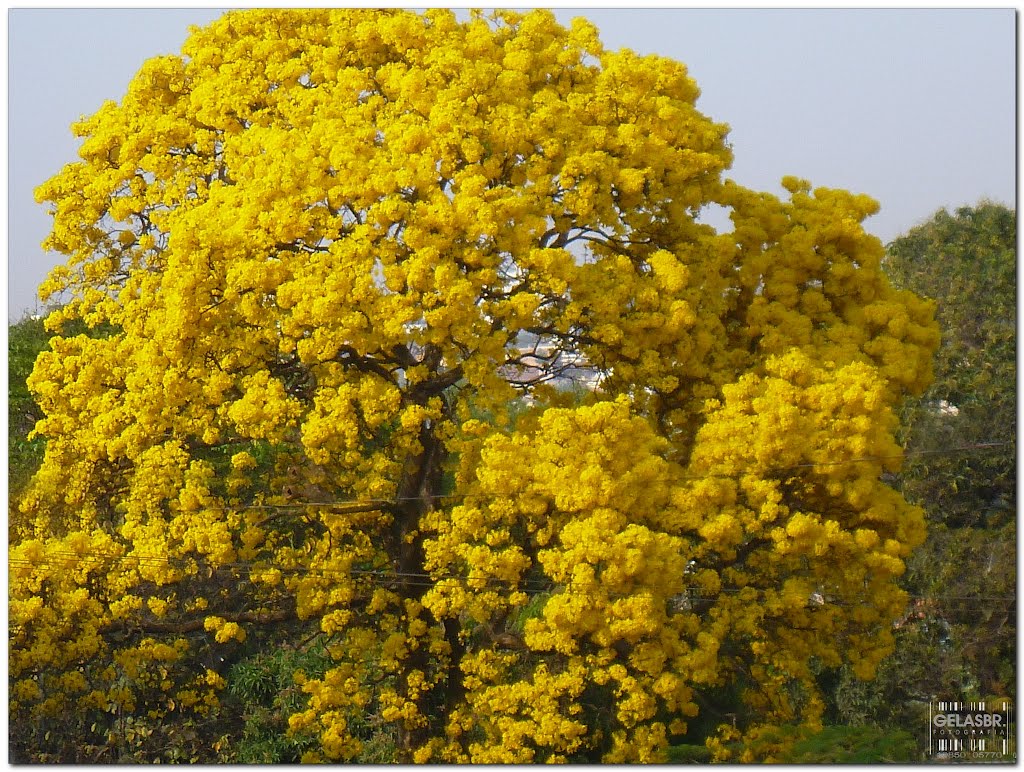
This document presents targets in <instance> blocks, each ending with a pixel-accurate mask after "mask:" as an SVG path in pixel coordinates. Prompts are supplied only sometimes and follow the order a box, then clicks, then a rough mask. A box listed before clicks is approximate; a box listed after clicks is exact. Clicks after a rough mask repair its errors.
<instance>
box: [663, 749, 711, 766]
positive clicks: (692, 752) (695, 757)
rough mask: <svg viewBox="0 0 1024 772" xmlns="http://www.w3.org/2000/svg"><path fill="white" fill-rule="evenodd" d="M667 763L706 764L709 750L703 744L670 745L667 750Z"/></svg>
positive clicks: (709, 759)
mask: <svg viewBox="0 0 1024 772" xmlns="http://www.w3.org/2000/svg"><path fill="white" fill-rule="evenodd" d="M667 756H668V763H669V764H707V763H708V762H709V761H711V751H709V750H708V749H707V747H706V746H704V745H672V746H670V747H669V749H668V751H667Z"/></svg>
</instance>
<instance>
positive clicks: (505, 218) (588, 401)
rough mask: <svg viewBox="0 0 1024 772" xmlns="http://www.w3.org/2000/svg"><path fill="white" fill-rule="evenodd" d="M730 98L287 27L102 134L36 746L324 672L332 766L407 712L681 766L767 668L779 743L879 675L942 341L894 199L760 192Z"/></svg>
mask: <svg viewBox="0 0 1024 772" xmlns="http://www.w3.org/2000/svg"><path fill="white" fill-rule="evenodd" d="M698 94H699V92H698V89H697V87H696V85H695V84H694V82H693V80H692V79H691V78H690V77H689V76H688V74H687V71H686V68H685V67H684V66H683V65H682V64H680V63H678V62H674V61H671V60H668V59H665V58H663V57H658V56H643V57H641V56H638V55H636V54H635V53H633V52H630V51H626V50H623V51H610V50H606V49H605V48H604V47H603V46H602V45H601V43H600V41H599V40H598V38H597V34H596V30H595V29H594V27H593V26H592V25H590V24H589V23H587V22H585V21H583V20H576V21H574V22H573V23H572V24H571V25H570V26H569V27H563V26H561V25H559V24H558V23H557V22H556V20H555V18H554V16H553V14H551V13H549V12H546V11H532V12H529V13H513V12H496V13H493V14H484V13H478V12H474V13H471V14H470V15H469V18H468V19H466V20H464V21H460V20H459V18H458V16H457V15H456V14H454V13H452V12H450V11H445V10H439V9H434V10H430V11H427V12H425V13H423V14H417V13H413V12H409V11H400V10H364V9H349V10H335V9H312V10H270V9H260V10H253V11H237V12H230V13H227V14H225V15H224V16H223V18H221V19H219V20H218V21H216V22H215V23H213V24H211V25H210V26H208V27H206V28H202V29H195V30H193V31H192V33H191V35H190V37H189V39H188V41H187V42H186V43H185V46H184V48H183V49H182V52H181V54H180V55H169V56H162V57H157V58H154V59H151V60H149V61H148V62H146V63H145V64H144V65H143V66H142V68H141V70H140V71H139V73H138V74H137V75H136V76H135V78H134V79H133V80H132V82H131V84H130V85H129V87H128V90H127V92H126V94H125V95H124V97H123V98H122V99H121V100H120V101H119V102H107V103H105V104H104V105H103V106H102V107H101V108H100V109H99V110H98V111H97V112H96V113H95V114H94V115H92V116H89V117H87V118H84V119H83V120H82V121H81V122H79V123H77V124H75V126H74V131H75V132H76V134H77V136H79V137H80V138H81V139H82V145H81V148H80V160H79V161H77V162H76V163H73V164H69V165H68V166H67V167H65V168H64V169H63V170H62V171H61V172H60V173H59V174H58V175H56V176H55V177H54V178H53V179H51V180H49V181H48V182H46V183H45V184H43V185H42V186H41V187H40V188H39V189H38V191H37V198H38V200H39V201H40V202H45V203H47V204H48V205H49V208H50V212H51V214H52V217H53V229H52V232H51V234H50V236H49V238H48V239H47V241H46V247H47V248H48V249H52V250H55V251H58V252H60V253H62V254H64V255H65V256H66V263H65V264H64V265H62V266H60V267H59V268H57V269H55V270H54V271H53V272H52V274H51V275H50V277H49V278H48V279H47V281H46V282H45V283H44V285H43V286H42V287H41V288H40V292H41V295H42V296H43V298H44V300H45V299H48V298H54V299H58V298H59V299H61V300H62V301H64V305H63V306H62V307H61V308H60V309H59V310H57V311H55V312H54V313H53V314H51V315H50V316H49V317H48V319H47V324H48V325H49V326H50V328H51V329H52V331H54V332H55V333H56V334H55V336H54V337H53V338H52V341H51V344H50V351H48V352H45V353H43V354H42V355H40V357H39V359H38V361H37V363H36V366H35V370H34V372H33V374H32V376H31V378H30V380H29V386H30V388H31V390H32V392H33V394H34V395H35V397H36V400H37V402H38V404H39V407H40V409H41V411H42V414H43V419H42V420H41V421H40V422H39V423H38V425H37V426H36V429H35V434H36V435H37V436H39V437H42V438H44V439H45V442H46V451H45V458H44V460H43V463H42V467H41V468H40V470H39V472H38V474H37V475H36V476H35V478H34V479H33V481H32V484H31V485H30V486H29V488H28V490H27V491H26V493H25V494H24V496H23V497H22V499H21V501H20V502H19V509H18V512H17V513H16V514H15V515H14V518H13V522H12V524H11V534H12V543H11V547H10V553H9V561H10V567H11V572H10V573H11V587H10V616H11V625H12V636H11V637H12V641H11V660H10V665H11V668H10V669H11V679H12V690H11V691H12V703H11V706H12V708H11V709H12V716H16V717H18V718H19V719H20V718H21V717H28V718H31V717H33V716H39V715H55V714H56V713H58V712H59V711H60V710H62V709H65V708H66V707H67V706H69V705H73V704H77V705H78V706H79V708H81V709H82V710H92V711H100V712H102V711H104V710H107V709H108V708H109V706H111V705H115V704H116V705H120V706H123V707H124V709H126V710H127V709H133V710H138V711H139V712H140V714H142V712H143V711H145V712H147V714H148V713H155V714H159V715H170V714H171V713H173V712H174V711H179V712H180V711H182V710H189V711H199V712H206V713H210V712H215V711H216V710H218V705H219V701H218V698H217V692H218V691H219V690H221V689H223V688H224V687H225V679H224V677H223V675H222V674H220V673H219V672H217V671H215V670H212V669H208V668H207V666H206V664H204V657H205V656H206V654H207V653H209V652H211V651H214V652H215V651H227V650H229V649H230V648H231V647H238V646H242V645H243V643H244V646H245V647H248V648H249V649H250V650H258V649H259V648H260V647H268V646H275V645H278V644H280V643H281V642H283V641H291V642H292V643H297V642H298V641H300V640H305V641H312V640H314V639H316V640H317V641H318V642H319V643H320V644H322V645H323V646H324V650H325V651H327V652H328V653H329V655H330V657H331V663H330V665H329V666H328V667H327V668H326V670H325V671H324V672H322V673H321V674H319V675H317V676H315V677H314V676H310V677H306V676H305V675H300V677H299V681H300V682H301V686H302V693H303V694H304V695H305V699H306V703H305V706H304V708H303V709H301V710H299V711H298V712H296V713H295V715H293V716H291V718H290V724H289V726H290V731H291V732H293V733H295V734H303V735H307V736H313V737H315V738H317V739H318V742H319V745H318V748H317V749H316V750H312V751H310V752H309V753H308V754H307V756H306V759H307V760H344V759H353V758H358V757H359V754H360V752H361V748H362V747H363V744H362V742H361V740H360V738H359V737H357V736H356V735H357V734H358V732H357V730H356V729H355V725H356V724H358V723H359V722H358V721H353V718H354V717H355V716H356V715H358V714H365V713H370V712H372V714H373V721H374V722H375V726H378V727H381V728H382V731H389V732H393V733H394V736H396V737H397V738H398V740H399V742H398V749H397V753H398V754H399V756H400V758H401V759H402V760H403V761H417V762H426V761H447V762H476V763H490V762H510V763H512V762H515V763H527V762H539V761H607V762H616V763H625V762H649V761H657V760H660V759H662V758H663V752H664V749H665V747H666V745H667V744H669V743H671V742H677V741H679V739H680V738H682V737H683V736H685V735H686V733H687V731H688V729H689V723H692V722H689V720H690V719H692V718H693V717H694V716H695V715H697V713H698V705H699V704H700V697H701V691H702V690H708V689H715V688H718V687H731V686H734V685H737V683H736V679H737V674H739V673H743V674H745V675H744V676H743V678H744V682H743V684H742V687H743V689H744V692H743V699H744V700H745V701H746V702H747V704H748V705H749V706H750V707H751V708H752V709H753V710H754V711H755V712H756V713H757V714H758V715H760V716H761V723H762V724H763V725H764V726H769V725H772V724H774V723H779V722H786V721H798V722H804V723H807V724H813V723H814V722H815V721H817V720H818V719H819V718H820V713H821V705H822V703H821V701H820V699H819V698H818V695H817V691H816V688H817V687H816V685H815V683H814V681H813V678H812V674H811V673H810V670H809V664H808V663H809V662H810V661H811V660H812V659H816V660H818V661H820V662H823V663H825V664H826V665H829V666H838V665H840V664H844V663H847V664H850V665H851V666H852V667H853V668H855V670H856V672H857V673H858V674H860V675H862V676H864V677H868V676H870V675H871V673H872V671H873V669H874V667H875V665H876V664H877V663H878V661H879V659H880V658H881V657H882V656H883V655H884V654H885V652H886V651H887V649H888V648H889V646H890V645H891V634H890V625H891V621H892V620H893V619H894V618H895V617H896V616H897V615H898V613H899V610H900V608H901V605H902V603H903V601H904V598H903V596H902V594H901V593H900V591H899V590H898V589H897V587H896V584H895V582H894V579H895V577H896V576H898V575H899V574H900V572H901V571H902V568H903V562H902V561H903V560H904V559H905V558H906V556H907V555H908V553H909V551H910V550H911V549H913V547H914V546H915V545H917V544H918V543H920V541H921V540H922V538H923V520H922V517H921V513H920V512H919V511H918V510H916V509H914V508H912V507H909V506H908V505H907V504H906V502H905V501H904V500H903V499H902V498H901V497H900V496H899V495H898V494H897V493H896V492H895V491H893V490H891V489H890V488H888V487H887V486H886V485H885V484H884V482H883V481H882V474H883V472H885V471H891V470H893V469H895V468H897V466H898V464H899V456H900V448H899V446H898V445H897V444H896V442H895V440H894V436H895V431H896V423H895V418H894V412H893V410H894V407H895V406H896V405H897V404H898V402H899V400H900V399H902V397H903V396H904V395H906V394H908V393H915V392H919V391H920V390H922V389H923V388H924V387H925V386H926V385H927V382H928V380H929V378H930V357H931V355H932V352H933V350H934V348H935V346H936V345H937V332H936V328H935V325H934V323H933V321H932V308H931V306H930V305H929V304H927V303H926V302H924V301H922V300H920V299H918V298H916V297H914V296H912V295H910V294H908V293H903V292H897V291H895V290H893V289H892V288H891V287H890V286H889V284H888V282H887V281H886V279H885V277H884V275H883V274H882V272H881V268H880V262H881V258H882V254H883V249H882V246H881V244H880V243H879V241H878V240H877V239H876V238H875V237H873V236H871V235H870V234H868V233H867V232H866V231H865V230H864V229H863V227H862V225H861V223H862V221H863V220H864V218H865V217H867V216H869V215H870V214H871V213H872V212H874V211H875V209H876V208H877V205H876V204H875V203H874V202H873V201H871V200H870V199H868V198H867V197H865V196H859V195H854V194H851V193H847V192H845V191H837V190H829V189H824V188H820V189H813V190H812V188H811V186H810V185H809V184H808V183H806V182H804V181H802V180H799V179H796V178H786V179H785V180H783V185H784V187H785V188H786V190H787V193H788V198H787V199H786V200H782V199H779V198H777V197H775V196H772V195H769V194H763V193H757V192H754V191H750V190H747V189H745V188H742V187H741V186H739V185H737V184H735V183H734V182H731V181H729V180H726V179H724V178H723V174H724V172H725V171H726V169H727V168H728V166H729V164H730V162H731V151H730V149H729V147H728V145H727V142H726V135H727V132H728V127H727V126H726V125H724V124H721V123H716V122H714V121H712V120H711V119H709V118H708V117H706V116H704V115H702V114H701V113H700V112H699V111H698V110H697V109H696V106H695V102H696V99H697V97H698ZM709 205H719V206H723V207H726V208H727V209H728V211H729V212H730V217H731V222H732V226H731V227H732V230H723V231H722V232H718V231H716V230H715V229H714V228H713V227H711V226H710V225H707V224H704V223H702V222H700V221H699V216H700V213H701V211H702V210H703V209H704V208H705V207H706V206H709ZM83 330H84V332H83ZM578 370H586V371H588V372H589V374H590V375H592V376H594V378H592V379H591V380H590V381H589V382H590V383H594V382H599V383H600V388H595V389H591V390H586V389H577V391H575V392H574V391H573V390H572V389H571V388H569V386H570V385H571V384H569V383H568V381H569V380H570V379H571V378H572V377H575V375H576V374H577V373H576V371H578ZM797 686H800V687H801V688H796V687H797ZM796 694H803V695H805V697H804V698H803V699H802V700H797V699H795V698H792V695H796ZM76 701H77V702H76ZM129 706H130V707H129ZM764 726H762V727H760V728H759V727H758V726H751V727H743V728H740V729H737V731H741V730H744V731H749V732H752V733H754V734H756V733H757V732H761V731H767V730H766V729H764ZM730 732H731V728H730V729H729V731H724V732H723V733H721V734H720V735H719V736H718V738H717V739H712V740H711V744H712V745H714V746H715V747H716V748H722V749H724V748H725V747H726V745H727V741H728V740H729V739H730V736H731V735H730ZM716 743H717V745H716ZM723 753H724V750H723Z"/></svg>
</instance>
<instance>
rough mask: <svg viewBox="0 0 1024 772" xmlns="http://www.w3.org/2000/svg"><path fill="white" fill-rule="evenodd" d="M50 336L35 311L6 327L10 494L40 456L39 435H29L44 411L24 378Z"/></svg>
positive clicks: (30, 471) (40, 439) (33, 469)
mask: <svg viewBox="0 0 1024 772" xmlns="http://www.w3.org/2000/svg"><path fill="white" fill-rule="evenodd" d="M49 340H50V334H49V333H47V331H46V329H45V327H44V322H43V320H42V318H40V317H39V316H38V315H33V316H26V317H25V318H23V319H22V320H21V321H19V322H17V323H15V324H11V325H8V327H7V447H8V459H7V461H8V478H7V482H8V486H9V488H8V490H9V492H10V494H11V496H15V495H17V493H18V492H19V491H20V490H21V489H22V488H23V487H24V485H25V484H26V483H27V482H28V480H29V478H30V477H31V476H32V474H33V473H34V472H35V470H36V469H37V468H38V467H39V464H40V463H41V462H42V460H43V440H42V438H37V439H34V440H29V439H28V435H29V432H31V431H32V429H33V428H34V427H35V425H36V421H38V420H39V419H40V418H42V417H43V414H42V411H41V410H40V409H39V405H37V404H36V401H35V398H34V397H33V396H32V394H31V393H29V390H28V386H27V385H26V381H27V380H28V376H29V375H30V374H31V373H32V366H33V365H34V364H35V361H36V357H38V356H39V353H40V352H42V351H44V350H46V349H47V348H49Z"/></svg>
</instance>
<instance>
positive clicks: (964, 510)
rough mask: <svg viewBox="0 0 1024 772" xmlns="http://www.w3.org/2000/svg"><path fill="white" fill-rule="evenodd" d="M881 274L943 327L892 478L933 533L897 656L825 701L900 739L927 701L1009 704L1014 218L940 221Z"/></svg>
mask: <svg viewBox="0 0 1024 772" xmlns="http://www.w3.org/2000/svg"><path fill="white" fill-rule="evenodd" d="M886 269H887V271H888V272H889V274H890V276H891V278H892V280H893V282H894V283H895V284H896V285H897V286H900V287H901V288H904V289H909V290H912V291H914V292H916V293H919V294H923V295H926V296H929V297H931V298H934V299H935V301H936V303H937V318H938V320H939V322H940V324H941V326H942V334H943V342H942V346H941V348H940V350H939V352H938V354H937V356H936V360H935V382H934V384H933V385H932V387H931V388H930V389H929V390H928V391H927V392H926V393H925V394H924V395H922V396H921V397H920V398H918V399H912V400H908V401H907V402H906V404H905V405H904V408H903V413H902V421H903V426H904V444H905V447H906V448H907V450H908V451H910V454H911V455H910V456H909V457H908V459H907V462H906V464H905V467H904V469H903V471H902V472H901V474H900V475H899V476H898V477H897V479H896V483H897V485H898V486H900V487H901V488H902V490H903V492H904V494H905V495H906V496H907V498H908V499H909V500H910V501H912V502H914V503H916V504H918V505H920V506H922V507H923V508H924V509H925V511H926V513H927V517H928V520H929V536H928V540H927V541H926V543H925V544H924V545H922V546H921V547H920V548H919V549H918V550H917V551H916V552H915V553H914V554H913V555H912V556H911V557H910V559H909V560H908V561H907V572H906V574H905V575H904V576H903V579H902V582H901V583H902V585H903V587H904V589H906V590H907V591H908V593H909V594H910V595H911V601H910V605H909V606H908V609H907V613H906V616H905V617H904V618H903V619H902V620H900V621H899V622H898V623H897V625H896V630H895V638H896V648H895V651H894V652H893V654H892V655H891V656H890V657H889V658H888V659H887V660H885V661H884V662H883V663H882V664H881V666H880V667H879V669H878V674H877V676H876V678H875V679H874V681H871V682H866V683H865V682H860V681H857V680H856V679H854V678H853V677H852V674H851V673H849V672H848V671H846V670H844V671H843V672H842V673H841V677H840V679H839V683H838V685H837V686H836V688H835V690H834V691H833V692H832V695H833V701H834V702H833V704H834V710H835V715H836V716H837V719H838V720H839V721H841V722H842V723H846V724H853V725H864V724H869V723H874V724H877V725H879V726H884V727H890V728H895V727H915V726H926V722H927V711H928V703H929V701H930V700H933V699H951V700H979V699H985V698H986V696H989V695H998V696H1000V697H1008V698H1011V699H1012V698H1013V695H1014V690H1015V680H1016V600H1015V598H1016V578H1017V572H1016V523H1015V516H1016V448H1015V438H1016V434H1015V428H1016V410H1017V398H1016V352H1015V350H1016V329H1015V324H1014V320H1015V316H1016V213H1015V212H1014V211H1013V210H1010V209H1007V208H1006V207H1003V206H999V205H996V204H991V203H982V204H979V205H978V206H977V207H973V208H962V209H958V210H957V211H956V212H955V214H949V213H948V212H946V211H944V210H943V211H940V212H938V213H937V214H936V215H935V216H934V217H933V218H932V219H931V220H930V221H929V222H927V223H925V224H923V225H921V226H919V227H917V228H914V229H913V230H911V231H910V232H909V233H908V234H907V235H906V236H903V237H901V238H898V239H896V240H895V241H894V242H892V244H890V245H889V257H888V259H887V261H886ZM972 446H980V447H972ZM957 448H967V449H966V450H963V451H955V450H954V449H957Z"/></svg>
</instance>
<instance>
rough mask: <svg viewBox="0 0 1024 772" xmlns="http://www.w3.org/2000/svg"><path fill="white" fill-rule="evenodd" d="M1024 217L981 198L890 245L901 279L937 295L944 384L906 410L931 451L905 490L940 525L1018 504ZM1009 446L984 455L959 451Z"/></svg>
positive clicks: (897, 280) (920, 446)
mask: <svg viewBox="0 0 1024 772" xmlns="http://www.w3.org/2000/svg"><path fill="white" fill-rule="evenodd" d="M1016 231H1017V218H1016V213H1015V212H1014V211H1013V210H1011V209H1007V208H1006V207H1003V206H1000V205H997V204H992V203H982V204H979V205H978V206H977V207H973V208H971V207H965V208H962V209H958V210H957V211H956V213H955V214H953V215H951V214H949V213H948V212H946V211H945V210H942V211H939V212H938V213H936V214H935V216H934V217H933V218H932V219H931V220H930V221H929V222H927V223H925V224H924V225H921V226H918V227H917V228H914V229H913V230H911V231H910V232H909V233H908V234H907V235H906V236H903V237H901V238H898V239H896V240H895V241H893V242H892V243H891V244H890V245H889V256H888V258H887V260H886V262H885V268H886V271H887V272H888V274H889V276H890V277H891V279H892V281H893V283H894V284H895V285H896V286H898V287H900V288H901V289H908V290H911V291H912V292H915V293H917V294H919V295H924V296H926V297H930V298H933V299H934V300H935V301H936V304H937V312H936V318H937V320H938V322H939V324H940V325H941V328H942V345H941V347H940V348H939V351H938V353H937V354H936V359H935V382H934V383H933V384H932V386H931V388H930V389H929V390H928V391H927V392H925V393H924V394H923V395H922V396H921V397H920V398H918V399H912V400H908V401H907V403H906V404H905V407H904V411H903V416H902V417H903V425H904V427H906V437H905V439H906V445H907V448H908V449H909V450H911V451H916V452H918V453H922V455H919V456H916V457H914V458H912V459H911V460H910V461H909V463H908V464H907V467H906V469H905V470H904V472H903V474H902V475H901V485H902V488H903V492H904V494H905V495H906V496H907V497H908V499H910V500H911V501H913V502H915V503H918V504H920V505H921V506H924V507H925V508H926V509H927V510H928V512H929V515H930V517H931V519H932V521H933V522H944V523H946V524H948V525H951V526H964V525H984V524H987V523H989V522H991V521H996V522H998V521H1002V520H1005V518H1006V516H1007V515H1008V514H1009V513H1012V512H1013V511H1014V510H1015V508H1016V501H1017V496H1016V450H1015V448H1014V446H1013V443H1014V440H1015V436H1016V412H1017V391H1016V374H1017V368H1016V340H1017V338H1016V324H1015V320H1016V303H1017V291H1016V286H1017V284H1016V266H1017V260H1016V257H1017V252H1016ZM990 443H1010V444H1009V445H1006V446H1002V445H996V446H994V447H991V448H987V449H984V452H982V450H983V449H977V450H976V451H975V452H967V453H962V454H946V453H945V452H946V451H948V450H949V449H950V448H954V447H964V446H972V445H987V444H990Z"/></svg>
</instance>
